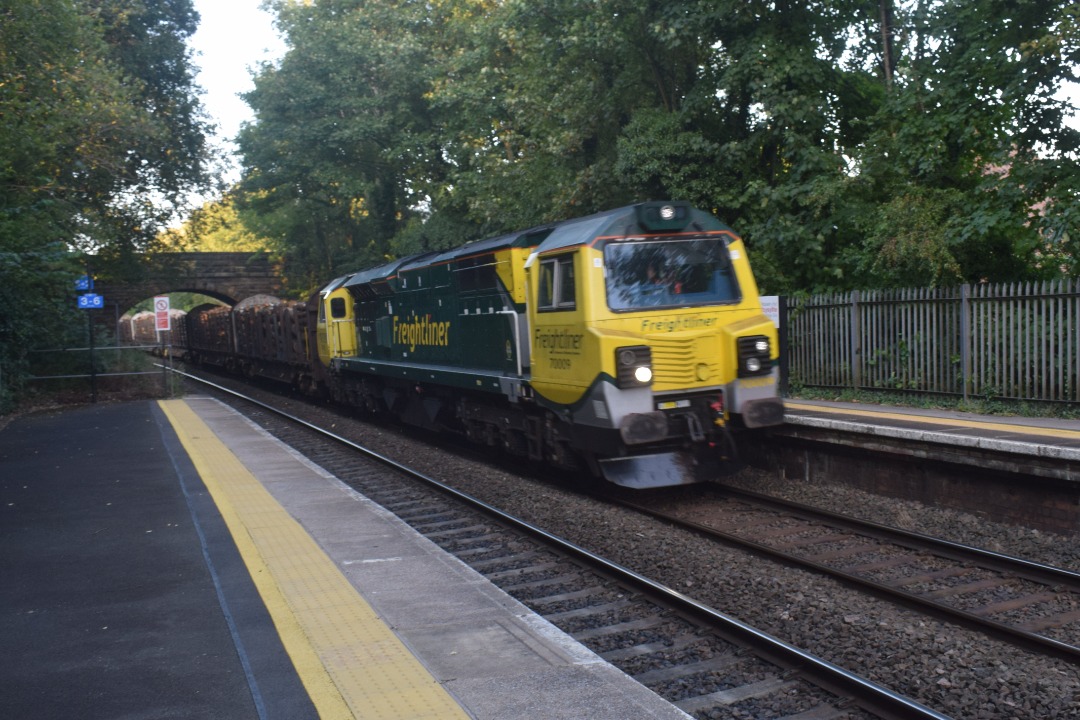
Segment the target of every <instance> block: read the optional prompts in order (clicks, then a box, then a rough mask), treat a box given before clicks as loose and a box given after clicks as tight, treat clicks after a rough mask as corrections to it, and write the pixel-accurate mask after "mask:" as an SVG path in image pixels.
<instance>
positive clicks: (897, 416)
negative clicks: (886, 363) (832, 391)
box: [784, 400, 1080, 439]
mask: <svg viewBox="0 0 1080 720" xmlns="http://www.w3.org/2000/svg"><path fill="white" fill-rule="evenodd" d="M784 407H785V408H791V409H792V410H810V411H814V412H825V413H833V414H835V415H845V414H847V415H864V416H866V417H879V418H886V419H889V420H907V421H909V422H924V423H927V424H928V425H959V426H960V427H969V428H981V429H985V430H996V431H998V432H1011V433H1017V434H1019V435H1046V436H1048V437H1059V438H1070V439H1073V438H1080V432H1078V431H1076V430H1066V429H1063V428H1044V427H1036V426H1033V425H1032V426H1029V425H1008V424H1006V423H994V422H988V421H986V420H964V419H961V418H941V417H933V416H930V415H915V414H914V413H891V412H885V411H884V410H869V409H868V410H862V409H854V408H837V407H829V406H825V405H804V404H802V403H797V402H788V401H786V400H785V401H784Z"/></svg>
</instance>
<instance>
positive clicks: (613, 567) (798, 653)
mask: <svg viewBox="0 0 1080 720" xmlns="http://www.w3.org/2000/svg"><path fill="white" fill-rule="evenodd" d="M171 371H172V372H174V373H177V374H179V375H182V376H184V377H186V378H189V379H191V380H193V381H195V382H199V383H202V384H204V385H207V386H210V387H213V388H215V389H216V390H218V391H220V392H223V393H226V394H228V395H232V396H234V397H236V398H239V399H241V400H243V401H245V402H248V403H251V404H253V405H256V406H258V407H260V408H262V409H264V410H267V411H268V412H271V413H274V414H276V415H278V416H280V417H282V418H285V419H286V420H289V421H290V422H294V423H297V424H299V425H301V426H303V427H306V428H308V429H310V430H312V431H314V432H316V433H318V434H320V435H322V436H323V437H325V438H327V439H330V440H333V441H334V442H336V443H339V444H341V445H343V446H345V447H348V448H349V449H351V450H355V451H357V452H360V453H362V454H363V455H365V456H367V457H368V458H370V459H372V460H375V461H377V462H380V463H382V464H384V465H386V466H388V467H390V468H393V469H394V470H396V471H398V472H401V473H403V474H405V475H407V476H408V477H410V478H413V479H415V480H417V481H419V482H421V483H423V484H424V485H426V486H428V487H430V488H433V489H435V490H438V491H439V492H442V493H444V494H446V495H448V496H450V497H452V498H454V499H456V500H458V501H460V502H462V503H464V504H465V505H467V506H469V507H470V508H473V509H475V510H479V511H481V512H483V513H484V514H486V515H488V516H490V517H492V518H493V519H494V520H496V521H497V522H500V523H503V524H504V525H506V526H508V527H510V528H513V529H515V530H518V531H520V532H523V533H525V534H527V535H530V536H532V537H535V538H537V539H539V540H540V541H542V542H543V543H545V544H548V545H550V546H552V547H554V548H556V549H557V550H559V551H560V552H563V553H565V554H566V555H568V556H571V557H573V558H575V559H577V560H579V561H581V562H583V563H587V564H588V565H589V566H590V567H593V568H595V569H598V570H599V571H600V572H602V573H605V574H607V575H609V576H611V577H612V578H614V579H616V580H618V581H620V582H623V583H625V584H626V585H628V586H630V587H634V588H637V589H639V590H641V591H643V592H645V593H647V594H649V595H650V596H651V597H652V598H653V599H654V600H656V601H658V602H660V603H662V604H665V605H668V606H669V607H672V608H674V609H676V610H678V611H680V612H682V613H685V614H686V615H688V616H691V617H694V618H696V619H698V620H699V621H700V622H703V623H705V624H707V625H709V626H710V627H711V628H712V629H713V630H714V631H715V632H716V633H717V634H718V635H720V636H721V637H723V638H724V639H727V640H729V641H731V642H734V643H736V644H739V645H742V646H748V647H751V648H752V649H753V651H754V652H755V654H757V655H758V657H761V658H763V659H765V660H768V661H769V662H772V663H773V664H775V665H777V666H779V667H780V668H783V669H785V670H787V671H789V672H791V673H792V674H795V675H798V676H800V677H802V678H804V679H806V680H807V681H808V682H810V683H812V684H814V685H816V686H817V687H820V688H822V689H824V690H827V691H829V692H831V693H833V694H835V695H837V696H838V697H839V698H841V699H848V700H850V701H851V702H852V703H854V704H855V705H858V706H859V707H860V708H862V709H864V710H866V711H868V712H870V713H872V714H874V715H875V716H877V717H879V718H882V720H951V719H950V718H949V716H947V715H943V714H941V713H938V712H937V711H935V710H933V709H931V708H928V707H926V706H925V705H922V704H921V703H919V702H917V701H915V700H913V699H911V698H908V697H906V696H904V695H901V694H899V693H896V692H893V691H892V690H889V689H888V688H886V687H884V686H881V685H879V684H877V683H875V682H873V681H871V680H868V679H866V678H863V677H860V676H859V675H856V674H855V673H852V672H850V671H848V670H845V669H844V668H841V667H839V666H837V665H834V664H833V663H830V662H828V661H827V660H824V659H822V658H819V657H817V656H815V655H813V654H811V653H808V652H806V651H803V650H800V649H799V648H797V647H795V646H793V645H790V644H789V643H786V642H784V641H783V640H781V639H779V638H776V637H773V636H772V635H769V634H767V633H765V632H762V631H761V630H758V629H756V628H754V627H751V626H750V625H747V624H746V623H743V622H741V621H739V620H737V619H736V618H733V617H731V616H729V615H726V614H724V613H722V612H720V611H718V610H715V609H713V608H711V607H709V606H707V605H704V604H703V603H700V602H698V601H696V600H694V599H693V598H691V597H688V596H686V595H684V594H682V593H680V592H679V591H677V590H674V589H672V588H669V587H667V586H665V585H663V584H661V583H658V582H656V581H654V580H651V579H649V578H647V577H645V576H644V575H641V574H639V573H638V572H636V571H634V570H631V569H630V568H627V567H624V566H622V565H619V564H617V563H614V562H612V561H610V560H607V559H605V558H602V557H600V556H599V555H596V554H595V553H593V552H592V551H590V550H587V549H585V548H583V547H581V546H579V545H577V544H575V543H573V542H571V541H569V540H566V539H564V538H561V537H559V536H557V535H553V534H551V533H549V532H547V531H546V530H544V529H542V528H540V527H538V526H536V525H533V524H532V523H530V522H528V521H526V520H522V519H520V518H517V517H514V516H512V515H509V514H507V513H505V512H503V511H502V510H499V509H498V508H496V507H494V506H493V505H490V504H488V503H486V502H484V501H483V500H480V499H478V498H475V497H473V496H471V495H469V494H467V493H464V492H461V491H460V490H457V489H455V488H452V487H450V486H449V485H446V484H444V483H442V482H440V481H438V480H436V479H434V478H432V477H429V476H427V475H425V474H423V473H421V472H418V471H416V470H414V469H412V468H409V467H407V466H405V465H402V464H401V463H399V462H397V461H396V460H393V459H391V458H388V457H386V456H385V455H382V454H380V453H377V452H375V451H373V450H371V449H369V448H365V447H363V446H362V445H359V444H357V443H355V442H353V441H351V440H349V439H347V438H343V437H341V436H340V435H337V434H336V433H333V432H330V431H329V430H326V429H324V428H321V427H319V426H317V425H314V424H312V423H310V422H308V421H307V420H304V419H302V418H298V417H296V416H294V415H291V414H290V413H287V412H285V411H283V410H279V409H278V408H275V407H273V406H271V405H268V404H266V403H264V402H262V401H260V400H256V399H254V398H251V397H248V396H246V395H243V394H242V393H238V392H236V391H234V390H231V389H229V388H226V387H224V386H222V385H218V384H217V383H214V382H211V381H209V380H204V379H203V378H200V377H197V376H195V375H191V374H189V373H186V372H183V371H181V370H176V369H175V368H171Z"/></svg>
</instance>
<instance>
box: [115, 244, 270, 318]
mask: <svg viewBox="0 0 1080 720" xmlns="http://www.w3.org/2000/svg"><path fill="white" fill-rule="evenodd" d="M281 290H282V282H281V274H280V272H279V269H278V268H277V267H276V266H275V265H274V263H273V262H272V261H271V257H270V255H269V254H268V253H262V252H183V253H161V254H160V255H155V256H154V257H153V261H152V262H151V264H150V265H149V266H148V267H147V270H146V272H145V274H144V276H143V277H142V279H140V280H138V281H135V282H127V283H114V282H109V281H107V280H103V281H96V282H95V285H94V292H95V293H97V294H98V295H101V296H102V297H103V298H104V301H105V305H104V312H103V313H101V315H102V316H103V317H102V318H101V319H102V320H103V321H108V320H112V319H113V318H117V319H118V318H119V317H120V316H121V315H123V314H124V313H125V312H126V311H128V310H130V309H131V307H132V306H134V305H135V304H137V303H138V302H140V301H142V300H145V299H146V298H149V297H153V296H155V295H164V294H167V293H170V292H195V293H202V294H203V295H209V296H210V297H212V298H215V299H217V300H221V301H222V302H225V303H228V304H230V305H235V304H236V303H238V302H240V301H241V300H243V299H244V298H248V297H251V296H252V295H260V294H266V295H278V294H280V293H281Z"/></svg>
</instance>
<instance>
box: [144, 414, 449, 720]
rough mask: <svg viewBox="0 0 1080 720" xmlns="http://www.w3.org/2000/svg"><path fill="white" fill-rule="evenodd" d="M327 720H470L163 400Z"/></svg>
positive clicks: (189, 417)
mask: <svg viewBox="0 0 1080 720" xmlns="http://www.w3.org/2000/svg"><path fill="white" fill-rule="evenodd" d="M160 405H161V408H162V410H164V412H165V415H166V416H167V417H168V418H169V422H171V423H172V426H173V428H174V429H175V431H176V434H177V435H178V436H179V438H180V442H181V443H182V444H183V446H184V449H185V450H186V451H187V453H188V455H189V456H190V457H191V460H192V463H193V464H194V465H195V469H196V470H197V471H198V473H199V475H200V476H201V477H202V480H203V482H204V483H205V484H206V487H207V489H208V490H209V492H210V495H211V496H212V497H213V499H214V502H215V503H216V504H217V507H218V510H219V511H220V512H221V515H222V517H223V518H224V520H225V523H226V525H227V526H228V528H229V532H230V533H231V534H232V537H233V539H234V541H235V542H236V546H237V548H238V549H239V551H240V555H241V556H242V557H243V559H244V563H245V564H246V565H247V568H248V572H250V573H251V577H252V579H253V580H254V582H255V586H256V587H257V588H258V590H259V594H260V595H261V596H262V599H263V602H264V603H265V604H266V607H267V609H268V610H269V612H270V615H271V617H272V618H273V620H274V625H275V626H276V628H277V631H278V633H279V635H280V636H281V640H282V643H283V644H284V646H285V649H286V651H287V652H288V653H289V657H290V658H291V659H292V662H293V665H294V666H295V668H296V671H297V673H298V674H299V676H300V679H301V681H302V682H303V684H304V687H305V688H306V689H307V692H308V694H309V695H310V696H311V700H312V702H313V703H314V704H315V707H316V709H317V710H318V712H319V716H320V717H321V718H380V719H382V718H385V719H386V720H391V719H395V718H416V719H421V718H432V719H436V718H437V719H439V720H442V719H444V718H466V717H468V715H467V714H466V713H465V712H464V710H462V709H461V707H460V706H459V705H458V703H457V702H456V701H455V700H454V698H453V697H452V696H451V695H450V694H449V693H448V692H447V691H446V690H445V689H444V688H443V687H442V686H441V685H439V684H438V682H437V681H436V679H435V678H434V677H433V676H432V675H431V674H430V673H429V672H428V671H427V669H425V668H424V666H423V665H421V664H420V662H419V661H418V660H417V659H416V658H415V657H414V656H413V655H412V653H411V652H410V651H409V650H408V648H406V647H405V645H404V644H403V643H402V642H401V640H399V639H398V637H397V636H396V635H394V633H393V632H392V631H391V630H390V628H388V627H387V626H386V624H385V623H384V622H382V620H380V619H379V617H378V616H377V615H376V614H375V611H374V610H372V608H371V606H370V605H368V603H367V602H366V601H365V600H364V599H363V598H362V597H361V596H360V594H359V593H357V592H356V590H355V588H353V586H352V585H351V584H350V583H349V581H348V580H347V579H346V578H345V576H344V575H342V573H341V571H340V570H338V568H337V566H336V565H335V564H334V562H333V561H332V560H330V558H329V557H327V556H326V554H325V553H324V552H323V551H322V549H321V548H320V547H319V546H318V544H317V543H316V542H315V541H314V540H313V539H312V538H311V536H310V535H308V534H307V532H306V531H305V530H304V528H303V527H302V526H301V525H300V524H299V523H298V522H296V520H294V519H293V518H292V516H290V515H289V514H288V513H287V512H286V511H285V509H284V508H283V507H281V505H280V504H278V502H277V500H275V499H274V497H273V496H272V495H271V494H270V493H269V492H268V491H267V490H266V488H264V487H263V486H262V484H261V483H260V482H259V481H258V480H257V479H256V478H255V477H254V476H253V475H252V474H251V472H249V471H248V469H247V468H246V467H245V466H244V465H243V463H241V462H240V460H239V459H238V458H237V457H236V456H235V455H234V454H233V453H232V452H231V451H230V450H229V449H228V448H227V447H226V446H225V445H224V444H223V443H222V442H221V441H220V440H219V439H218V438H217V436H215V435H214V433H213V432H212V431H211V430H210V428H209V427H207V425H206V423H204V422H203V421H202V419H201V418H199V416H198V415H197V414H196V413H195V412H194V411H193V410H192V409H191V408H190V407H189V406H188V404H187V403H186V402H185V401H183V400H165V401H160Z"/></svg>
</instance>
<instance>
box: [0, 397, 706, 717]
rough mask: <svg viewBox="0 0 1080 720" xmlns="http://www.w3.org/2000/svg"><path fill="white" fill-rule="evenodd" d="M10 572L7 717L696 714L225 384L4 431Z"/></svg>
mask: <svg viewBox="0 0 1080 720" xmlns="http://www.w3.org/2000/svg"><path fill="white" fill-rule="evenodd" d="M0 573H2V576H3V578H4V581H3V582H2V583H0V638H2V639H3V644H4V650H5V651H4V653H2V654H0V673H2V675H3V677H4V688H3V690H2V691H0V717H11V718H22V719H30V718H56V717H79V718H81V719H90V718H121V717H122V718H228V719H229V720H239V719H243V718H259V719H276V718H282V719H288V720H303V719H304V718H388V719H393V718H439V719H443V718H455V717H471V718H584V717H588V718H613V719H615V718H617V719H619V720H624V719H625V718H686V717H688V716H687V715H685V714H684V713H682V712H681V711H680V710H678V709H677V708H675V707H674V706H672V705H670V704H669V703H667V702H665V701H664V700H663V699H661V698H659V697H658V696H656V695H655V694H653V693H652V692H651V691H649V690H648V689H646V688H645V687H643V686H641V685H640V684H638V683H637V682H635V681H634V680H633V679H631V678H629V677H628V676H626V675H625V674H623V673H622V672H620V671H618V670H617V669H615V668H614V667H612V666H611V665H609V664H608V663H606V662H604V661H603V660H601V659H600V658H599V657H597V656H596V655H594V654H593V653H591V652H590V651H588V650H587V649H586V648H584V647H583V646H581V645H579V644H578V643H577V642H576V641H574V640H573V639H572V638H570V637H569V636H567V635H565V634H563V633H562V632H561V631H559V630H558V629H557V628H555V627H554V626H552V625H550V624H549V623H547V622H546V621H545V620H543V619H542V618H539V617H538V616H536V615H534V614H533V613H532V612H531V611H529V610H528V609H527V608H525V607H524V606H522V605H520V604H519V603H517V602H516V601H515V600H513V599H512V598H510V597H509V596H507V595H506V594H504V593H503V592H502V591H500V590H498V589H497V588H496V587H495V586H493V585H492V584H491V583H489V582H488V581H487V580H485V579H484V578H483V577H481V576H479V575H477V574H476V573H474V572H473V571H472V570H471V569H470V568H468V567H467V566H465V565H464V564H462V563H460V562H459V561H458V560H456V559H455V558H453V557H452V556H450V555H448V554H446V553H444V552H443V551H442V550H441V549H439V548H438V547H437V546H435V545H434V544H432V543H430V542H429V541H428V540H426V539H424V538H423V537H421V536H419V535H418V534H416V533H415V532H414V531H413V530H412V529H411V528H409V527H408V526H407V525H405V524H404V523H402V522H400V521H399V520H397V518H395V517H394V516H392V515H390V514H389V513H387V512H386V511H384V510H383V509H382V508H380V507H379V506H377V505H375V504H374V503H371V502H370V501H368V500H367V499H366V498H364V497H362V496H360V495H358V494H357V493H355V492H354V491H352V490H351V489H350V488H348V487H347V486H345V485H344V484H343V483H341V482H339V481H338V480H337V479H336V478H334V477H332V476H330V475H329V474H328V473H326V472H325V471H323V470H322V469H320V468H318V467H317V466H315V465H313V464H312V463H310V462H309V461H308V460H306V459H305V458H303V457H301V456H300V455H299V454H297V453H295V452H294V451H292V450H291V449H290V448H288V447H286V446H284V445H283V444H282V443H280V442H279V441H277V440H276V439H274V438H272V437H271V436H269V435H268V434H267V433H265V432H264V431H262V430H261V429H260V428H258V427H257V426H255V425H254V424H252V423H250V422H249V421H248V420H246V419H245V418H243V417H242V416H240V415H238V414H237V413H235V412H234V411H233V410H231V409H230V408H228V407H226V406H224V405H222V404H220V403H218V402H217V401H215V400H213V399H210V398H204V397H198V396H194V397H188V398H186V399H184V400H169V401H163V402H161V403H157V402H150V401H144V402H131V403H122V404H109V405H97V406H91V407H84V408H80V409H74V410H67V411H64V412H57V413H47V414H45V413H43V414H37V415H31V416H26V417H22V418H17V419H15V420H14V421H12V422H11V423H9V424H8V425H7V426H6V427H5V428H4V429H3V430H0Z"/></svg>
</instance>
